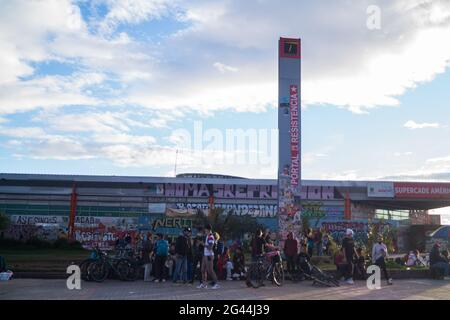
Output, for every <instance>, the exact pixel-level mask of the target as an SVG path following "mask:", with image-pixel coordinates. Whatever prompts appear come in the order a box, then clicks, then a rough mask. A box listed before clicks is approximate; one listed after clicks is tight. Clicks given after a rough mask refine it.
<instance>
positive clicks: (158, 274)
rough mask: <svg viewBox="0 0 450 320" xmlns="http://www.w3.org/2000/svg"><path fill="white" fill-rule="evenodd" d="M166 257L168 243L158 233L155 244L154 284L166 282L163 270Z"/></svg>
mask: <svg viewBox="0 0 450 320" xmlns="http://www.w3.org/2000/svg"><path fill="white" fill-rule="evenodd" d="M168 255H169V243H168V242H167V240H165V239H164V238H163V235H162V234H161V233H158V240H157V241H156V244H155V282H159V281H162V282H165V281H166V275H165V272H164V268H165V265H166V259H167V256H168Z"/></svg>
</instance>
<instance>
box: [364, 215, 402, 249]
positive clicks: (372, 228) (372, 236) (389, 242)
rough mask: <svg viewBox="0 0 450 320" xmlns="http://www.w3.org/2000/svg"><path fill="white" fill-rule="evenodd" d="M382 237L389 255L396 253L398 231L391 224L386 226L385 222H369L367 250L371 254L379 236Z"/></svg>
mask: <svg viewBox="0 0 450 320" xmlns="http://www.w3.org/2000/svg"><path fill="white" fill-rule="evenodd" d="M380 235H381V237H382V239H383V242H384V244H385V245H386V247H387V249H388V252H389V253H394V252H395V251H396V248H395V240H396V230H395V229H394V228H393V227H392V226H391V225H389V224H386V223H385V222H384V220H380V221H378V222H372V221H369V224H368V228H367V249H368V253H369V254H371V252H372V247H373V245H374V244H375V243H376V242H377V240H378V236H380Z"/></svg>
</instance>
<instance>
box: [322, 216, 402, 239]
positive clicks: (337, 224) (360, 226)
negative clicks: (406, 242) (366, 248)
mask: <svg viewBox="0 0 450 320" xmlns="http://www.w3.org/2000/svg"><path fill="white" fill-rule="evenodd" d="M375 223H376V222H375ZM379 223H381V225H380V232H382V231H383V229H384V228H386V227H392V226H393V224H392V223H388V222H379ZM321 227H322V228H323V229H324V230H325V231H326V232H327V233H329V234H331V236H332V237H333V239H334V240H335V241H337V242H341V241H342V239H343V238H344V236H345V231H346V230H347V229H352V230H353V232H354V233H355V234H354V239H355V241H356V242H360V243H367V239H368V228H369V221H367V220H366V221H322V222H321Z"/></svg>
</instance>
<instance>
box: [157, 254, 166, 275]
mask: <svg viewBox="0 0 450 320" xmlns="http://www.w3.org/2000/svg"><path fill="white" fill-rule="evenodd" d="M166 259H167V257H166V256H156V257H155V278H156V279H158V280H162V279H165V278H166V274H165V273H166V272H165V269H166V267H165V264H166Z"/></svg>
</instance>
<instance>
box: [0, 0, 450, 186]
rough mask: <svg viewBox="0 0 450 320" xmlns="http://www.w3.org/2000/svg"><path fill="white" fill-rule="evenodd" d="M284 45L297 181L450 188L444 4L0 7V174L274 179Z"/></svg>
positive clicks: (359, 1) (447, 12)
mask: <svg viewBox="0 0 450 320" xmlns="http://www.w3.org/2000/svg"><path fill="white" fill-rule="evenodd" d="M370 5H376V6H378V8H379V9H380V11H379V13H380V15H379V17H380V19H381V20H380V28H379V29H378V28H375V29H374V28H368V26H367V22H368V20H369V21H373V20H371V19H373V17H374V15H373V12H374V11H373V10H371V9H370V8H371V7H370ZM372 8H373V7H372ZM368 9H369V10H368ZM280 36H285V37H299V38H301V39H302V109H303V113H302V126H303V127H302V130H303V143H302V146H303V166H302V170H303V171H302V175H303V178H306V179H409V180H445V181H450V139H449V137H450V90H449V89H450V71H449V68H448V67H449V66H450V41H448V40H449V39H450V1H445V0H442V1H437V0H436V1H432V0H429V1H425V0H397V1H394V0H385V1H382V0H378V1H377V0H371V1H364V0H354V1H352V0H341V1H317V0H316V1H299V0H292V1H291V0H283V1H268V0H246V1H237V0H236V1H233V0H216V1H210V0H205V1H202V0H195V1H194V0H193V1H189V0H187V1H181V0H180V1H179V0H134V1H133V0H120V1H119V0H117V1H116V0H93V1H85V0H78V1H75V0H73V1H70V0H53V1H52V0H42V1H33V0H24V1H20V0H17V1H15V0H14V1H13V0H0V52H1V53H2V54H1V55H0V70H1V71H0V171H1V172H18V173H66V174H114V175H140V176H172V175H173V174H174V171H175V162H176V163H177V168H176V170H177V173H181V172H207V173H223V174H231V175H238V176H244V177H251V178H275V177H276V167H277V163H276V148H277V141H276V140H277V138H276V135H275V136H274V135H273V133H274V132H275V134H276V130H275V129H276V128H277V105H276V101H277V90H278V89H277V72H278V71H277V41H278V38H279V37H280ZM239 130H241V131H239ZM228 131H232V132H238V135H239V134H240V133H239V132H241V133H242V132H247V133H248V132H253V133H254V132H257V133H258V140H257V143H255V141H254V140H252V141H253V142H249V143H246V144H244V145H239V144H237V145H236V147H232V148H230V149H227V148H226V146H227V145H228V143H229V142H230V139H228V140H227V132H228ZM250 136H251V134H250ZM222 138H223V141H220V140H221V139H222ZM177 150H178V152H177ZM239 157H241V158H239ZM242 157H244V158H242ZM254 157H256V158H254ZM239 159H240V160H239ZM252 159H253V160H252ZM255 159H256V160H255ZM241 160H242V161H241Z"/></svg>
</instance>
